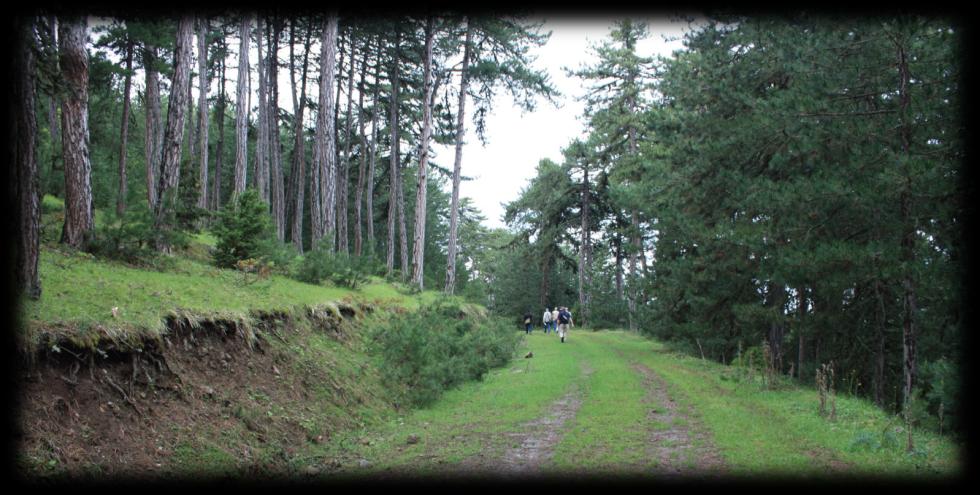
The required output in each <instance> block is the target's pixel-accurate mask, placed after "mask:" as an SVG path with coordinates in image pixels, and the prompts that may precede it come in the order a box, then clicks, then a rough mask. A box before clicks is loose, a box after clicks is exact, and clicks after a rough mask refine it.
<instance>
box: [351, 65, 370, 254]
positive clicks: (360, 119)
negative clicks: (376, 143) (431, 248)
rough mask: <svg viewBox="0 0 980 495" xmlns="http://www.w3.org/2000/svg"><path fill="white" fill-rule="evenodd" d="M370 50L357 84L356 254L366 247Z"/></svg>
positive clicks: (361, 252)
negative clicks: (366, 89) (366, 90)
mask: <svg viewBox="0 0 980 495" xmlns="http://www.w3.org/2000/svg"><path fill="white" fill-rule="evenodd" d="M367 61H368V51H367V47H365V50H364V54H363V55H362V56H361V78H360V80H359V81H358V85H357V130H358V132H357V135H358V142H359V145H358V149H359V151H358V159H359V160H358V167H357V188H355V189H354V256H358V257H359V256H361V255H362V254H364V253H363V249H364V232H363V229H362V228H361V223H362V222H363V221H364V217H363V215H362V213H363V209H362V208H361V205H362V204H363V201H364V180H365V178H366V176H367V153H366V151H367V136H366V135H365V134H364V78H365V75H366V74H367ZM352 67H353V66H352Z"/></svg>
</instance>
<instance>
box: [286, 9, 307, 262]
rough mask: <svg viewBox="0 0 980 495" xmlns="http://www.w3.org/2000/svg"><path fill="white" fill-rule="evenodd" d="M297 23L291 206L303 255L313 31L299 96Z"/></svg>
mask: <svg viewBox="0 0 980 495" xmlns="http://www.w3.org/2000/svg"><path fill="white" fill-rule="evenodd" d="M295 28H296V20H295V19H294V20H293V21H292V23H291V24H290V28H289V32H290V35H289V81H290V83H291V86H292V93H293V109H294V117H293V129H294V138H295V143H294V144H293V164H292V169H291V171H290V177H289V178H290V189H291V190H292V194H291V195H290V198H291V199H290V201H289V204H290V206H291V207H292V208H293V216H292V220H293V221H292V227H291V231H292V232H291V233H292V241H293V245H294V246H296V251H297V252H299V253H300V254H302V253H303V201H304V198H303V194H304V192H305V191H306V175H305V174H306V170H305V168H306V151H305V139H304V131H303V111H304V109H305V108H306V96H305V95H306V73H307V72H306V71H307V68H308V67H309V60H310V59H309V54H310V43H311V41H312V32H311V31H312V30H307V32H306V40H305V42H304V44H303V47H304V50H303V67H302V72H301V75H300V92H299V94H298V95H297V93H296V80H295V77H294V74H295V72H296V71H295V70H294V67H293V63H294V62H293V46H294V45H295V34H296V29H295Z"/></svg>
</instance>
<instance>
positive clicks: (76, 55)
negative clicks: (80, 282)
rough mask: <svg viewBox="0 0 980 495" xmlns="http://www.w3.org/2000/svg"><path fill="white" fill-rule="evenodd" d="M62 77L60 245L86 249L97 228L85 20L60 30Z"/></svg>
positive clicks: (67, 23)
mask: <svg viewBox="0 0 980 495" xmlns="http://www.w3.org/2000/svg"><path fill="white" fill-rule="evenodd" d="M58 29H59V32H58V34H59V36H58V37H59V42H60V45H61V46H60V47H59V52H60V60H59V62H60V65H61V76H62V78H63V80H64V83H65V97H64V99H63V100H62V102H61V138H62V150H63V153H62V154H63V156H64V162H65V165H64V168H65V223H64V228H63V229H62V232H61V242H62V243H65V244H68V245H69V246H72V247H75V248H82V247H84V245H85V243H86V242H88V239H89V237H90V235H91V233H92V229H93V228H94V222H93V219H92V163H91V161H90V158H89V133H88V52H87V51H86V49H85V38H86V31H87V25H86V21H85V18H64V19H62V20H61V22H60V23H59V26H58Z"/></svg>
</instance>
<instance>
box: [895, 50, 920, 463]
mask: <svg viewBox="0 0 980 495" xmlns="http://www.w3.org/2000/svg"><path fill="white" fill-rule="evenodd" d="M905 41H906V40H896V41H895V44H896V48H897V50H898V54H897V55H898V74H899V89H898V93H899V100H898V101H899V116H900V121H899V137H900V140H901V146H902V154H903V155H904V157H905V160H902V163H901V167H902V172H903V173H904V174H905V181H904V184H903V187H902V191H901V193H900V201H901V206H900V209H901V217H902V243H901V261H902V271H903V272H904V273H903V274H902V291H903V295H902V362H903V370H904V378H905V383H904V387H903V389H902V399H903V405H904V408H905V411H906V414H910V413H909V408H910V407H911V401H912V392H913V390H914V388H915V381H916V352H915V348H916V335H915V331H916V328H915V314H916V312H917V311H916V306H917V303H916V294H915V281H914V280H913V275H912V269H913V268H912V267H913V265H914V264H915V235H916V233H915V231H916V226H915V219H914V218H913V216H912V173H911V171H910V168H909V160H910V159H911V144H912V122H911V120H910V115H909V114H910V113H911V111H910V105H911V97H910V96H909V89H908V85H909V79H911V75H910V74H909V64H908V52H907V51H906V49H907V45H906V44H905ZM913 448H914V447H913V444H912V432H911V431H909V432H908V442H907V445H906V450H908V451H910V452H911V451H912V450H913Z"/></svg>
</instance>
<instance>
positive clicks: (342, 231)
mask: <svg viewBox="0 0 980 495" xmlns="http://www.w3.org/2000/svg"><path fill="white" fill-rule="evenodd" d="M348 42H349V45H350V53H349V55H350V71H348V76H347V114H346V116H345V119H346V122H344V159H343V161H341V162H339V163H338V164H337V251H338V252H341V253H344V254H345V255H346V254H348V253H349V252H350V249H349V247H348V235H347V226H348V220H347V198H348V189H349V188H348V184H349V183H350V151H351V132H350V130H351V119H352V117H353V115H352V110H353V107H354V105H353V103H354V54H355V45H354V34H353V32H352V33H351V35H350V37H349V40H348ZM337 105H338V106H339V105H340V100H339V99H338V100H337Z"/></svg>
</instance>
